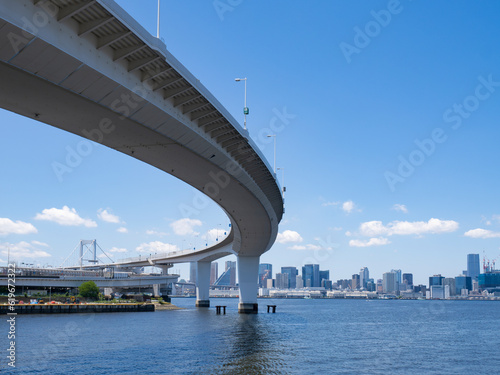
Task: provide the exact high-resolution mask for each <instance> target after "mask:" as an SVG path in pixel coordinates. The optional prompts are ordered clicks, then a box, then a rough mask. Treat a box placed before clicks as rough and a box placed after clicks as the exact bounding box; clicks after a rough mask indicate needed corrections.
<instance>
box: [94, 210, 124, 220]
mask: <svg viewBox="0 0 500 375" xmlns="http://www.w3.org/2000/svg"><path fill="white" fill-rule="evenodd" d="M97 217H98V218H99V219H101V220H102V221H105V222H107V223H114V224H119V223H120V218H119V217H118V216H116V215H113V214H112V213H110V212H108V210H107V209H102V208H100V209H99V210H97Z"/></svg>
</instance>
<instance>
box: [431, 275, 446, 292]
mask: <svg viewBox="0 0 500 375" xmlns="http://www.w3.org/2000/svg"><path fill="white" fill-rule="evenodd" d="M443 279H444V276H441V274H438V275H434V276H430V277H429V289H430V287H431V286H434V285H443Z"/></svg>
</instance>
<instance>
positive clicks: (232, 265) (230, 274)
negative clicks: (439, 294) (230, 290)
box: [214, 261, 236, 286]
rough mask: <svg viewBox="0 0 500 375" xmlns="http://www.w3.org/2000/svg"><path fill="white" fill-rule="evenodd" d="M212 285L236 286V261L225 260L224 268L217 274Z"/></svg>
mask: <svg viewBox="0 0 500 375" xmlns="http://www.w3.org/2000/svg"><path fill="white" fill-rule="evenodd" d="M214 285H218V286H236V262H231V261H227V262H226V270H225V271H224V273H223V274H222V275H220V276H219V278H218V279H217V280H216V281H215V283H214Z"/></svg>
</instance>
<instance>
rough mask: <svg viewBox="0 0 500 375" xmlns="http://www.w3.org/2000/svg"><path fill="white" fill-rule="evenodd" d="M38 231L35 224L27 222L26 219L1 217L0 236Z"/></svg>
mask: <svg viewBox="0 0 500 375" xmlns="http://www.w3.org/2000/svg"><path fill="white" fill-rule="evenodd" d="M30 233H38V230H37V229H36V228H35V227H34V226H33V224H30V223H25V222H24V221H19V220H17V221H15V222H14V221H12V220H10V219H8V218H5V217H2V218H0V236H5V235H7V234H30Z"/></svg>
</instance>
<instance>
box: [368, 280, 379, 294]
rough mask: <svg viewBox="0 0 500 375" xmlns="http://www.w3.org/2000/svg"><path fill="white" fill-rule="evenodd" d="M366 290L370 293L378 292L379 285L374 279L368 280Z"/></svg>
mask: <svg viewBox="0 0 500 375" xmlns="http://www.w3.org/2000/svg"><path fill="white" fill-rule="evenodd" d="M366 290H367V291H369V292H375V291H376V290H377V284H376V283H375V281H374V280H373V279H368V280H367V281H366Z"/></svg>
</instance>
